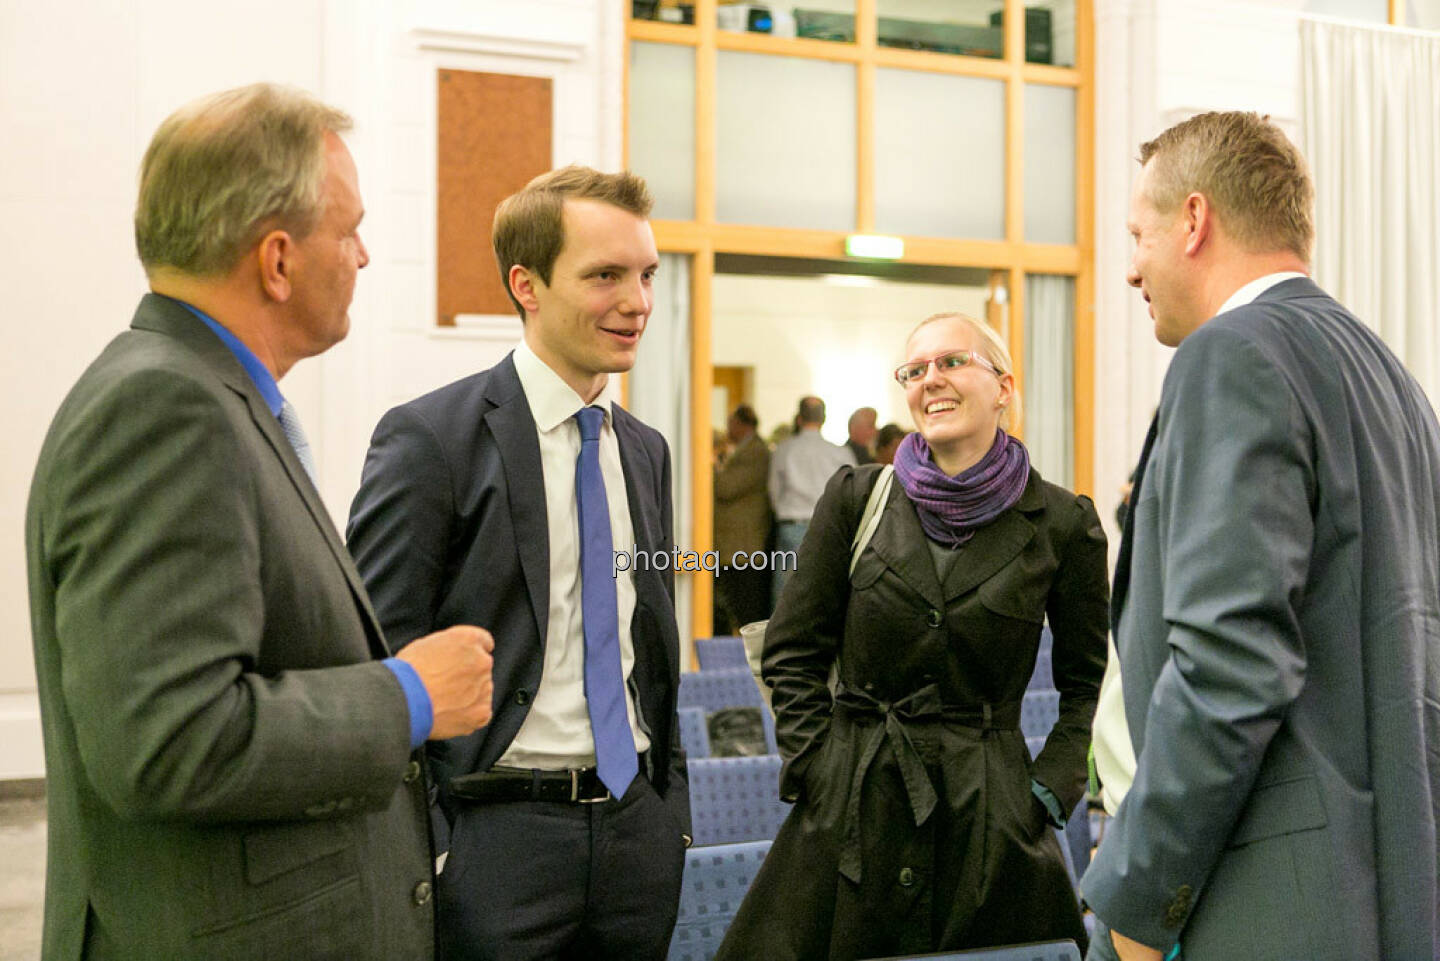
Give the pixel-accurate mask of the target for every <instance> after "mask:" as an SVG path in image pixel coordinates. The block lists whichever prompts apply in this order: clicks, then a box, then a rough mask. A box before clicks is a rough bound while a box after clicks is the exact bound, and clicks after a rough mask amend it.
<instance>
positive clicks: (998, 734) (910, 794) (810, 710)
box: [718, 314, 1108, 961]
mask: <svg viewBox="0 0 1440 961" xmlns="http://www.w3.org/2000/svg"><path fill="white" fill-rule="evenodd" d="M904 356H905V357H906V358H907V360H906V361H905V363H904V364H902V365H900V367H899V368H898V369H897V370H896V372H895V377H896V380H898V381H899V383H900V384H901V386H902V387H903V388H904V390H905V396H906V400H907V402H908V404H909V407H910V414H911V416H912V417H913V418H914V421H915V425H916V428H917V431H916V433H914V434H911V435H909V436H908V437H906V439H905V440H904V441H902V442H901V444H900V447H899V449H898V451H897V453H896V456H895V464H894V479H895V481H896V483H894V484H893V485H890V486H889V487H888V491H886V492H885V493H884V494H883V498H884V499H883V501H880V500H876V502H875V504H874V505H872V506H870V509H869V511H868V512H867V502H869V501H870V500H871V499H872V498H871V494H872V490H875V489H876V485H877V481H879V482H880V483H886V482H888V479H889V478H888V476H884V475H882V468H881V466H880V465H870V466H866V467H859V468H849V467H847V468H842V469H841V470H840V471H839V472H838V473H836V475H835V476H834V477H833V478H832V479H831V481H830V483H829V486H828V487H827V489H826V491H825V494H824V496H823V497H822V498H821V499H820V503H819V505H818V506H817V508H816V511H815V516H814V519H813V520H812V522H811V526H810V529H809V531H808V533H807V534H806V537H805V541H804V543H803V545H802V546H801V548H800V553H799V563H798V569H797V570H796V571H795V573H794V575H793V577H792V580H791V583H790V584H789V585H788V586H787V587H786V590H785V593H784V595H783V596H782V597H781V599H780V604H779V607H778V608H777V609H776V611H775V615H774V617H773V618H771V620H770V625H769V630H768V632H767V635H766V640H765V654H764V663H763V670H764V677H765V680H766V681H767V682H768V683H769V684H770V685H771V686H772V687H773V689H774V707H775V715H776V722H777V729H778V734H779V742H780V753H781V754H782V755H783V756H784V758H785V767H784V769H783V772H782V775H781V792H782V794H783V795H784V796H785V797H786V798H789V799H792V800H794V802H795V808H794V810H793V811H792V812H791V814H790V816H789V818H788V819H787V820H786V822H785V824H784V826H783V827H782V828H781V830H780V833H779V836H778V837H777V838H776V840H775V844H774V846H773V847H772V849H771V851H770V854H769V856H768V857H767V859H766V861H765V864H764V866H763V867H762V869H761V871H760V874H759V876H758V877H757V878H756V880H755V883H754V884H753V886H752V887H751V889H750V891H749V894H748V896H747V897H746V899H745V902H744V904H743V905H742V906H741V909H740V912H739V914H738V916H737V917H736V919H735V921H734V923H733V924H732V926H731V928H730V930H729V932H728V935H727V937H726V939H725V943H724V945H723V946H722V948H721V951H720V954H719V955H718V958H719V959H720V961H731V959H742V958H757V957H764V958H767V959H776V961H781V959H821V958H825V959H850V958H872V957H879V956H883V955H896V954H919V953H925V952H930V951H942V950H951V949H957V948H974V947H981V946H988V945H997V944H1010V943H1015V942H1024V941H1038V940H1045V939H1051V938H1069V939H1072V940H1074V941H1076V942H1077V943H1078V944H1080V945H1081V946H1082V947H1083V946H1084V945H1085V941H1086V937H1085V928H1084V926H1083V925H1082V923H1081V918H1080V911H1079V908H1078V906H1077V904H1076V900H1075V896H1074V894H1073V892H1072V889H1071V886H1070V882H1069V878H1068V876H1067V874H1066V872H1065V867H1064V860H1063V856H1062V855H1061V852H1060V848H1059V845H1058V843H1057V841H1056V838H1055V834H1054V832H1053V831H1051V830H1050V828H1051V826H1059V825H1062V824H1063V823H1064V819H1065V817H1066V815H1067V814H1068V813H1070V812H1071V811H1072V810H1073V809H1074V808H1075V806H1076V804H1077V803H1078V802H1079V801H1080V799H1081V797H1082V796H1083V794H1084V790H1085V773H1086V765H1085V755H1086V750H1087V746H1088V744H1089V739H1090V721H1091V716H1092V715H1093V713H1094V709H1095V700H1096V695H1097V692H1098V690H1099V685H1100V678H1101V675H1102V674H1103V672H1104V667H1105V636H1106V626H1107V625H1106V618H1107V603H1108V589H1107V585H1106V556H1105V535H1104V533H1103V531H1102V530H1101V527H1100V520H1099V518H1098V517H1097V515H1096V513H1095V508H1094V505H1093V504H1091V502H1090V500H1089V498H1087V497H1083V496H1076V495H1075V494H1072V493H1070V492H1069V491H1066V490H1063V489H1062V488H1060V487H1057V486H1055V485H1054V484H1050V483H1047V482H1046V481H1044V480H1042V479H1041V478H1040V475H1039V474H1038V473H1037V472H1036V471H1035V470H1033V469H1032V468H1031V467H1030V463H1029V455H1028V454H1027V452H1026V450H1025V446H1024V445H1023V444H1022V443H1021V442H1020V441H1019V440H1017V439H1016V438H1014V437H1012V436H1011V435H1010V434H1009V433H1007V431H1006V428H1007V426H1008V425H1009V423H1010V419H1011V417H1012V416H1014V415H1015V413H1016V409H1017V407H1018V405H1019V395H1018V393H1017V392H1016V389H1015V377H1014V374H1013V373H1012V372H1011V364H1010V357H1009V353H1008V351H1007V350H1006V348H1005V344H1004V342H1003V341H1002V340H1001V339H1000V338H999V337H997V336H996V335H995V333H994V332H993V331H992V330H991V329H990V328H989V327H987V326H986V325H984V324H981V323H979V322H978V321H975V320H973V319H971V318H969V317H966V316H963V315H961V314H938V315H936V316H934V317H930V318H927V319H926V320H925V321H923V322H922V323H921V324H920V325H919V326H918V327H916V328H915V330H914V331H913V332H912V333H911V335H910V337H909V340H908V341H907V343H906V346H905V355H904ZM880 490H882V491H885V488H880ZM867 513H869V514H870V516H871V517H873V518H876V519H878V523H877V524H876V525H875V526H874V527H873V533H872V534H871V535H870V536H869V538H868V540H865V539H864V538H862V537H857V531H858V529H859V528H860V525H861V520H862V516H863V515H866V514H867ZM855 551H858V554H857V555H856V556H854V557H853V558H852V552H855ZM1047 618H1048V619H1049V623H1050V627H1051V630H1052V632H1053V634H1054V648H1053V671H1054V679H1055V686H1056V687H1057V688H1058V689H1059V691H1060V718H1059V722H1058V723H1057V724H1056V725H1055V728H1054V730H1053V731H1052V732H1051V733H1050V735H1049V737H1048V738H1047V740H1046V742H1045V746H1044V748H1043V749H1042V750H1041V751H1040V752H1039V753H1038V755H1037V756H1036V757H1035V758H1033V759H1032V758H1031V757H1030V754H1029V753H1028V751H1027V750H1026V746H1025V738H1024V737H1023V736H1022V734H1021V732H1020V707H1021V701H1022V699H1023V697H1024V694H1025V689H1026V686H1027V683H1028V681H1029V678H1030V676H1031V673H1032V671H1033V670H1034V667H1035V661H1036V654H1037V651H1038V648H1039V644H1040V634H1041V626H1042V624H1043V623H1044V622H1045V621H1046V619H1047ZM832 670H833V671H834V672H835V678H836V680H835V683H834V686H833V693H832V686H831V684H830V679H831V673H832ZM1078 816H1081V817H1084V816H1085V814H1084V812H1083V811H1082V812H1080V814H1079V815H1078Z"/></svg>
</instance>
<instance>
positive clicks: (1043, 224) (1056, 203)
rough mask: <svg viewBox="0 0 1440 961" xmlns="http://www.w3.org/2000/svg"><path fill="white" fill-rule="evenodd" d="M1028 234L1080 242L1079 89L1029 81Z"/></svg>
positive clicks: (1037, 239)
mask: <svg viewBox="0 0 1440 961" xmlns="http://www.w3.org/2000/svg"><path fill="white" fill-rule="evenodd" d="M1025 239H1026V240H1027V241H1029V242H1030V243H1036V244H1073V243H1075V90H1074V88H1073V87H1048V86H1045V85H1043V84H1035V83H1031V84H1026V85H1025Z"/></svg>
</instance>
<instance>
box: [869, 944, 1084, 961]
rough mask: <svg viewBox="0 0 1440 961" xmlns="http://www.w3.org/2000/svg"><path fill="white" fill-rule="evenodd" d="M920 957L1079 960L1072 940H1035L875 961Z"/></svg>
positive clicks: (929, 960)
mask: <svg viewBox="0 0 1440 961" xmlns="http://www.w3.org/2000/svg"><path fill="white" fill-rule="evenodd" d="M922 958H923V959H924V961H1080V948H1079V947H1078V946H1077V945H1076V944H1075V942H1074V941H1035V942H1033V943H1030V944H1007V945H1005V946H1003V947H998V948H980V949H978V950H975V951H951V952H950V953H948V954H907V955H905V956H904V957H893V958H879V959H876V961H920V959H922Z"/></svg>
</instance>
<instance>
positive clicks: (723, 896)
mask: <svg viewBox="0 0 1440 961" xmlns="http://www.w3.org/2000/svg"><path fill="white" fill-rule="evenodd" d="M769 850H770V842H769V841H749V842H746V843H743V844H719V845H715V846H712V847H707V848H692V849H690V851H689V852H687V854H686V856H685V875H684V878H683V880H682V881H681V885H680V913H679V914H678V915H677V916H676V919H675V933H674V934H673V935H672V936H671V938H670V954H669V961H710V959H711V958H713V957H715V952H716V951H717V950H718V949H719V947H720V941H721V939H723V938H724V937H725V929H726V928H728V927H729V926H730V921H731V919H733V918H734V917H735V912H736V911H738V910H739V909H740V902H741V901H743V900H744V898H745V892H746V891H747V890H749V888H750V882H751V881H753V880H755V874H756V872H757V871H759V870H760V864H761V862H762V861H764V860H765V855H766V853H768V852H769Z"/></svg>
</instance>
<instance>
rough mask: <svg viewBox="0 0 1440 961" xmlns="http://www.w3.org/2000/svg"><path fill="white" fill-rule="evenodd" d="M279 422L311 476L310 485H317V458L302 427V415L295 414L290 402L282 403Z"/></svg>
mask: <svg viewBox="0 0 1440 961" xmlns="http://www.w3.org/2000/svg"><path fill="white" fill-rule="evenodd" d="M278 420H279V421H280V429H281V430H282V431H284V432H285V439H286V440H288V441H289V442H290V446H291V447H293V448H295V456H296V457H298V458H300V466H301V467H303V468H305V473H307V474H309V475H310V483H312V484H315V483H316V481H315V457H314V455H312V454H311V453H310V442H309V441H308V440H306V439H305V431H304V430H302V429H301V427H300V415H299V414H297V413H295V408H294V407H292V406H291V404H290V402H289V401H288V400H287V401H284V402H282V403H281V405H280V416H279V418H278ZM317 486H318V485H317Z"/></svg>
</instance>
